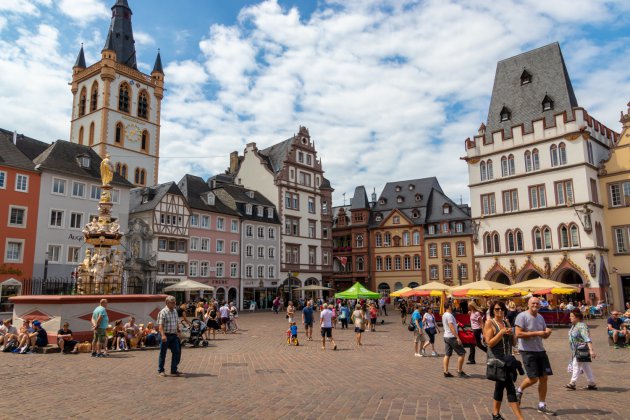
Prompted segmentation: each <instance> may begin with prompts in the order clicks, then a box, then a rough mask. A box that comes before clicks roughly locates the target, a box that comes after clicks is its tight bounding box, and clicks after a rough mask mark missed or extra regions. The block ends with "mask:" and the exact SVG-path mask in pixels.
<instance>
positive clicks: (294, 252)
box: [284, 244, 330, 265]
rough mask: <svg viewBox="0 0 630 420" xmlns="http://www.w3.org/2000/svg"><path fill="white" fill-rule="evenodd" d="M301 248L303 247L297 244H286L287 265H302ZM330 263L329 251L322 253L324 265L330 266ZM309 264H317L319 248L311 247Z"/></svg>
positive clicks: (285, 259) (285, 261)
mask: <svg viewBox="0 0 630 420" xmlns="http://www.w3.org/2000/svg"><path fill="white" fill-rule="evenodd" d="M300 248H301V245H297V244H286V245H285V247H284V249H285V254H284V263H285V264H300ZM329 261H330V255H329V254H328V251H324V252H322V264H323V265H328V264H329ZM308 263H309V264H310V265H315V264H317V247H316V246H309V247H308Z"/></svg>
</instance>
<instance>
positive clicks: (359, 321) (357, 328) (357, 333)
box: [350, 304, 365, 346]
mask: <svg viewBox="0 0 630 420" xmlns="http://www.w3.org/2000/svg"><path fill="white" fill-rule="evenodd" d="M350 320H351V321H352V323H353V324H354V337H355V340H356V342H357V346H362V345H363V344H361V334H362V333H363V331H364V329H363V325H364V321H365V315H364V312H363V310H362V309H361V305H359V304H357V306H355V307H354V312H352V315H351V316H350Z"/></svg>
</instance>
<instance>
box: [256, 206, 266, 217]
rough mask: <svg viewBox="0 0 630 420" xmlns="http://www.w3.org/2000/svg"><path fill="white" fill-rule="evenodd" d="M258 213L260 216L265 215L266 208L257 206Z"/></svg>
mask: <svg viewBox="0 0 630 420" xmlns="http://www.w3.org/2000/svg"><path fill="white" fill-rule="evenodd" d="M256 215H257V216H258V217H265V208H264V207H263V206H256Z"/></svg>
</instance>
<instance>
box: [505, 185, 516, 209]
mask: <svg viewBox="0 0 630 420" xmlns="http://www.w3.org/2000/svg"><path fill="white" fill-rule="evenodd" d="M514 211H518V191H517V190H508V191H503V212H505V213H511V212H514Z"/></svg>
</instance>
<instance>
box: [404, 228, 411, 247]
mask: <svg viewBox="0 0 630 420" xmlns="http://www.w3.org/2000/svg"><path fill="white" fill-rule="evenodd" d="M402 242H403V246H409V245H410V241H409V232H407V231H404V232H403V234H402Z"/></svg>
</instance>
